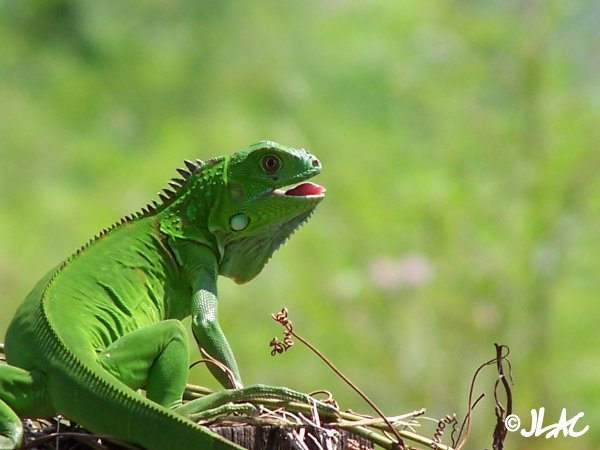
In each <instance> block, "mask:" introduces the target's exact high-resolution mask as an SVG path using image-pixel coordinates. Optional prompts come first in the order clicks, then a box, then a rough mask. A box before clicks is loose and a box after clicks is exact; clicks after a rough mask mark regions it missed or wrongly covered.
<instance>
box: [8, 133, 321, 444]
mask: <svg viewBox="0 0 600 450" xmlns="http://www.w3.org/2000/svg"><path fill="white" fill-rule="evenodd" d="M320 171H321V164H320V162H319V161H318V160H317V159H316V158H315V157H314V156H313V155H311V154H309V153H308V152H306V151H305V150H303V149H300V150H298V149H293V148H289V147H285V146H282V145H279V144H276V143H274V142H261V143H258V144H255V145H252V146H250V147H248V148H247V149H245V150H242V151H240V152H238V153H235V154H233V155H232V156H229V157H218V158H214V159H212V160H210V161H208V162H207V163H202V162H201V161H197V162H195V163H192V162H190V161H186V167H185V168H183V169H179V173H180V174H181V176H182V177H181V178H177V179H173V180H172V182H171V183H170V184H171V185H172V186H173V190H166V191H165V194H164V195H163V194H161V203H160V204H156V203H155V204H154V205H149V206H148V207H146V208H145V209H143V210H142V211H141V212H140V213H137V214H134V215H133V216H131V217H125V218H124V219H122V220H121V222H119V223H117V224H115V225H114V226H113V227H111V228H109V229H107V230H104V231H103V232H102V233H100V235H99V236H97V237H95V238H94V239H92V240H91V241H90V242H89V243H88V244H87V245H85V246H83V247H82V248H81V249H80V250H78V251H77V252H76V253H75V254H74V255H72V256H71V257H69V258H68V259H67V260H66V261H64V262H63V263H62V264H60V265H59V266H58V267H57V268H55V269H53V270H51V271H50V272H49V273H48V275H46V277H44V278H43V279H42V280H41V281H40V282H39V283H38V284H37V285H36V286H35V287H34V289H33V291H32V292H31V293H30V294H29V295H28V296H27V298H26V299H25V301H24V303H23V304H22V305H21V307H20V308H19V309H18V311H17V313H16V315H15V317H14V319H13V321H12V322H11V324H10V326H9V328H8V331H7V334H6V343H5V344H6V348H5V350H6V358H7V362H8V365H5V366H0V449H11V450H12V449H15V448H19V446H20V445H21V441H22V428H21V421H20V418H24V417H38V418H39V417H52V416H55V415H56V414H62V415H64V416H65V417H67V418H69V419H71V420H73V421H75V422H77V423H79V424H81V425H83V426H85V427H86V428H89V429H90V430H92V431H94V432H96V433H101V434H106V435H111V436H114V437H117V438H119V439H123V440H125V441H130V442H133V443H135V444H138V445H141V446H143V447H144V448H147V449H150V450H154V449H155V450H164V449H166V448H177V449H179V450H185V449H195V450H198V449H234V448H237V449H239V448H241V447H239V446H237V445H234V444H233V443H231V442H229V441H227V440H226V439H224V438H222V437H220V436H218V435H216V434H215V433H212V432H210V431H209V430H208V429H207V428H204V427H202V426H200V425H197V424H195V423H194V422H192V421H191V420H189V419H188V418H187V417H191V416H193V415H194V414H198V413H199V412H201V411H203V410H206V409H209V408H213V407H215V406H218V404H214V403H213V402H212V401H211V399H210V398H209V399H200V400H201V401H195V402H191V403H188V404H186V405H185V406H181V398H182V394H183V391H184V387H185V383H186V379H187V375H188V366H189V361H188V348H187V337H186V331H185V329H184V328H183V326H182V325H181V322H180V320H181V319H183V318H184V317H187V316H189V315H191V316H192V331H193V334H194V337H195V339H196V341H197V343H198V345H199V347H201V348H202V349H204V350H205V351H206V352H207V353H208V354H210V355H211V356H212V357H214V358H216V359H217V360H219V361H220V362H222V363H223V364H224V365H225V366H226V367H228V368H229V370H230V371H231V373H232V374H233V378H234V379H233V380H232V379H230V378H228V377H227V376H225V375H224V373H223V371H221V370H220V369H218V368H216V367H215V366H213V365H210V368H211V371H212V373H213V375H214V376H215V377H216V378H217V379H218V380H219V382H220V383H221V384H222V385H223V386H225V387H227V388H233V390H231V389H230V390H227V391H223V393H219V399H218V401H219V402H220V403H219V404H222V403H223V402H226V401H227V398H224V397H223V396H225V397H227V396H228V395H229V396H230V397H231V399H233V400H240V397H244V395H246V398H250V399H252V398H260V397H261V396H262V397H264V396H267V397H278V396H281V397H284V398H286V399H292V400H297V399H299V398H301V399H304V400H306V396H304V395H303V394H299V393H295V392H293V391H289V390H286V389H284V388H274V387H267V386H253V387H249V388H244V389H241V390H239V389H240V388H242V382H241V378H240V375H239V371H238V368H237V365H236V362H235V358H234V356H233V353H232V351H231V348H230V346H229V344H228V342H227V340H226V338H225V335H224V334H223V332H222V330H221V328H220V326H219V322H218V317H217V290H216V281H217V277H218V275H223V276H226V277H229V278H232V279H233V280H234V281H236V282H237V283H245V282H247V281H249V280H251V279H252V278H254V277H255V276H256V275H258V274H259V273H260V271H261V270H262V268H263V267H264V266H265V264H266V262H267V261H268V259H269V258H270V257H271V255H272V254H273V252H274V251H275V250H276V249H277V248H278V247H279V246H280V245H281V244H282V243H283V242H284V241H285V240H286V239H287V238H288V237H289V236H290V235H291V234H292V233H293V232H294V230H295V229H296V228H298V226H300V225H301V224H302V223H303V222H304V221H305V220H307V219H308V217H309V216H310V214H311V213H312V211H313V210H314V208H315V207H316V206H317V204H318V203H319V202H320V201H321V200H322V199H323V197H324V189H323V188H321V187H320V186H318V185H315V184H313V183H307V182H305V180H307V179H309V178H311V177H313V176H314V175H316V174H318V173H319V172H320ZM297 183H301V184H299V185H298V186H297V187H295V188H293V189H288V190H287V191H285V190H283V189H282V188H283V187H285V186H290V185H293V184H297ZM140 388H143V389H145V390H146V396H143V395H141V394H139V393H138V392H137V390H138V389H140ZM241 399H242V400H243V398H241ZM215 401H216V400H215Z"/></svg>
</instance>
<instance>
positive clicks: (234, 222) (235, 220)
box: [229, 213, 250, 231]
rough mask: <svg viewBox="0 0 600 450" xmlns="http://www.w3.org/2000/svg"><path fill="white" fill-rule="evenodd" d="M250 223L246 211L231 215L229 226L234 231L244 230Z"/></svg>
mask: <svg viewBox="0 0 600 450" xmlns="http://www.w3.org/2000/svg"><path fill="white" fill-rule="evenodd" d="M249 224H250V218H249V217H248V216H247V215H246V214H244V213H238V214H236V215H234V216H231V219H229V226H230V227H231V229H232V230H233V231H242V230H244V229H245V228H247V227H248V225H249Z"/></svg>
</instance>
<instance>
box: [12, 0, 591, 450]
mask: <svg viewBox="0 0 600 450" xmlns="http://www.w3.org/2000/svg"><path fill="white" fill-rule="evenodd" d="M599 15H600V8H599V7H598V5H597V4H596V3H595V2H591V1H572V2H561V1H545V2H542V1H539V0H538V1H528V2H519V1H504V2H499V1H492V0H489V1H482V2H464V1H449V0H445V1H444V0H440V1H437V2H416V1H409V2H395V1H392V0H388V1H380V2H347V1H341V0H337V1H328V2H317V1H310V0H309V1H305V2H292V1H289V0H286V1H279V2H232V1H219V2H217V1H205V2H193V1H190V0H177V1H174V2H169V3H166V2H162V1H159V0H151V1H147V2H144V3H138V2H133V1H131V0H126V1H121V2H93V1H90V0H84V1H80V2H74V1H70V0H54V1H49V2H43V1H39V0H38V1H34V0H27V1H21V2H10V1H7V2H1V3H0V167H1V168H2V169H1V170H2V172H1V173H2V177H1V178H0V192H2V195H1V196H0V297H1V298H2V303H1V306H0V307H1V309H0V334H3V332H4V330H5V329H6V326H7V325H8V322H9V320H10V317H11V316H12V313H13V312H14V310H15V308H16V306H17V305H18V303H19V302H20V301H21V299H22V298H23V297H24V296H25V295H26V293H27V292H28V290H29V289H30V288H31V287H32V286H33V284H34V283H35V282H36V281H37V280H38V279H39V278H40V277H41V276H42V275H43V274H44V273H45V271H47V270H48V269H49V268H51V267H52V266H53V265H54V264H56V263H57V262H58V261H60V260H61V259H63V258H64V257H65V256H67V255H68V254H69V253H70V252H72V251H73V250H74V249H75V248H76V247H77V246H79V245H80V244H81V243H83V242H84V241H86V240H87V239H88V238H89V237H90V236H91V235H93V234H95V233H96V232H97V231H99V229H101V228H102V227H104V226H107V225H109V224H111V223H112V222H114V221H115V220H116V219H117V218H118V217H120V216H122V215H124V214H126V213H129V212H131V211H133V210H137V209H138V208H139V207H140V206H142V205H144V204H146V203H147V202H148V201H149V200H151V199H153V198H155V197H154V196H153V193H154V192H156V191H157V190H158V189H159V188H161V187H163V186H164V185H165V184H166V181H167V180H168V179H169V178H170V177H171V176H173V175H174V174H175V171H174V169H175V168H176V167H178V166H180V165H181V161H182V160H183V159H184V158H208V157H211V156H215V155H218V154H224V153H229V152H232V151H234V150H237V149H239V148H241V147H244V146H246V145H247V144H250V143H252V142H255V141H257V140H260V139H264V138H269V139H273V140H276V141H280V142H282V143H286V144H288V145H296V146H305V147H307V148H308V149H310V150H311V151H313V152H314V153H316V154H317V155H318V156H319V157H320V159H321V160H322V162H323V165H324V168H325V169H324V173H323V174H322V175H321V176H320V177H319V179H318V180H317V181H318V182H319V183H322V184H324V185H325V186H326V187H327V188H328V198H327V199H326V201H325V202H324V203H323V204H322V205H321V206H320V207H319V210H318V212H317V214H316V215H315V216H314V218H313V219H312V220H311V222H310V223H309V224H308V225H307V226H306V227H305V228H303V229H302V230H300V231H299V232H298V233H297V234H296V235H295V236H294V238H293V239H292V240H291V241H290V242H289V244H288V245H287V246H286V247H285V248H284V249H282V250H281V251H280V252H279V253H278V254H277V255H276V257H275V258H274V259H273V261H272V262H271V263H270V265H269V266H268V267H267V268H266V269H265V271H264V273H263V274H262V275H261V276H260V277H259V278H258V279H257V280H255V281H253V282H252V283H250V284H249V285H247V286H242V287H238V286H234V285H233V284H232V283H230V282H228V281H227V280H224V281H223V282H222V283H221V285H220V288H221V297H222V306H221V315H222V321H223V324H224V327H225V329H226V332H227V334H228V335H229V336H230V339H231V341H232V344H233V346H234V349H235V351H236V354H237V357H238V359H239V363H240V366H241V370H242V374H243V376H244V378H245V382H246V383H253V382H265V383H276V384H286V385H290V386H293V387H295V388H298V389H301V390H307V391H309V390H314V389H317V388H330V389H331V390H333V391H334V393H335V395H336V397H338V398H339V399H340V401H341V402H342V404H343V405H347V406H350V407H352V408H354V409H357V410H365V409H366V407H365V406H363V405H362V404H361V403H360V402H359V401H358V400H357V399H356V398H355V397H354V396H353V395H352V394H351V393H350V392H348V390H347V389H346V388H345V387H344V386H343V385H342V384H341V383H340V382H339V381H337V380H335V379H334V378H333V376H332V375H331V374H330V373H329V372H328V370H327V369H326V368H325V367H324V366H323V365H322V364H321V363H320V362H319V361H317V360H315V359H314V358H313V357H312V356H310V355H309V354H308V352H306V351H305V350H303V349H301V348H294V349H293V350H292V351H291V352H288V353H286V354H285V355H283V356H279V357H278V358H277V359H271V357H270V356H269V349H268V347H267V343H268V341H269V340H270V338H271V337H273V336H274V335H276V334H279V333H280V330H279V329H278V327H277V326H276V325H275V324H271V322H270V319H269V314H270V313H271V312H275V311H278V310H279V309H280V308H281V307H282V306H288V307H289V308H290V310H291V314H292V320H293V321H294V324H295V326H296V328H297V329H298V331H299V332H300V333H301V334H303V335H305V336H306V337H308V338H309V339H311V340H312V342H313V343H314V344H316V345H317V346H318V347H319V348H320V349H321V350H322V351H323V352H324V353H325V354H326V355H328V356H330V357H331V359H333V360H334V361H335V362H336V363H337V364H338V365H339V367H340V368H342V369H343V370H344V371H345V372H346V373H347V374H348V375H349V376H350V377H351V378H352V379H353V380H354V381H356V382H357V384H359V385H360V386H362V387H363V388H364V390H365V391H366V392H368V393H369V394H370V395H371V396H372V398H373V399H374V400H375V401H376V402H377V403H378V404H380V405H381V406H382V407H383V409H384V410H385V411H386V412H389V413H399V412H403V411H408V410H412V409H415V408H419V407H422V406H425V407H427V408H428V411H429V414H430V415H431V416H434V417H438V416H442V415H444V414H446V413H448V412H452V411H456V412H458V413H463V412H464V409H465V405H466V394H467V389H468V385H469V382H470V378H471V375H472V373H473V372H474V370H475V369H476V367H477V365H478V364H479V363H480V362H482V361H484V360H487V359H489V358H490V357H491V356H493V345H492V344H493V343H494V342H501V343H505V344H507V345H509V346H510V347H511V349H512V355H511V359H512V362H513V371H514V375H515V379H516V382H517V383H516V385H515V386H514V389H515V391H514V393H515V408H516V412H517V413H519V414H520V415H521V416H522V418H524V419H525V418H528V417H529V410H530V409H531V408H538V407H540V406H544V407H546V411H547V414H546V417H547V418H548V421H549V422H548V423H550V422H551V421H553V420H554V421H555V420H557V419H558V416H559V413H560V409H561V408H562V407H566V408H567V409H568V412H569V415H570V416H571V415H575V414H576V413H577V412H579V411H583V412H585V417H584V419H583V420H582V421H581V422H582V424H583V425H585V424H589V425H590V431H589V432H588V433H587V434H586V435H585V436H584V437H582V438H579V439H577V440H573V439H568V438H559V439H555V440H546V439H543V438H538V439H529V440H527V439H524V438H522V437H520V436H518V435H516V434H515V435H512V436H509V437H508V439H509V441H508V442H509V443H510V445H511V448H528V449H532V448H545V449H546V448H563V447H564V446H565V445H567V446H569V447H573V448H581V449H592V448H597V447H598V445H599V444H600V429H598V427H597V426H596V424H598V423H600V407H598V405H599V404H600V387H599V386H600V385H599V384H598V379H600V361H599V359H598V351H597V347H598V342H600V330H599V327H598V326H597V323H598V319H599V318H600V306H598V305H599V303H598V299H597V295H598V294H597V293H598V292H599V291H600V282H599V281H598V280H599V277H598V273H600V248H599V242H600V226H599V225H600V221H599V219H600V214H599V211H600V183H599V178H598V172H599V170H600V152H599V145H598V144H599V141H598V133H597V130H596V128H597V126H598V123H599V120H600V107H599V105H600V103H599V102H598V92H599V91H598V69H599V67H598V57H597V55H598V52H599V50H600V49H599V44H598V42H599V40H598V32H597V31H596V25H597V23H598V21H597V19H598V17H599ZM193 377H194V381H195V382H198V383H201V384H208V385H211V383H212V381H211V380H210V378H209V377H208V376H207V375H206V373H205V372H204V371H203V370H202V369H194V374H193ZM492 382H493V379H492V377H491V376H488V378H487V379H485V381H482V383H481V385H480V386H479V387H480V388H481V389H484V388H485V389H488V388H490V387H491V385H492V384H491V383H492ZM487 392H488V394H490V393H491V391H490V390H489V389H488V390H487ZM571 413H572V414H571ZM492 419H493V403H492V402H491V400H490V399H488V400H486V401H484V402H483V403H482V404H481V405H480V406H479V409H478V414H477V415H476V421H475V424H474V430H473V436H472V441H471V445H470V446H469V448H483V447H484V446H488V447H489V446H490V445H491V442H490V441H491V438H490V435H491V431H492V428H491V427H492ZM525 420H527V419H525Z"/></svg>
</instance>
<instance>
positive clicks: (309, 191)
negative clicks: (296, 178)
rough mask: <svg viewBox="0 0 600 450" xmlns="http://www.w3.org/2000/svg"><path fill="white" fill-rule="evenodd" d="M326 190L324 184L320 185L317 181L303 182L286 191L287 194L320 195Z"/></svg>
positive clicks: (300, 195)
mask: <svg viewBox="0 0 600 450" xmlns="http://www.w3.org/2000/svg"><path fill="white" fill-rule="evenodd" d="M323 192H325V188H324V187H323V186H319V185H318V184H315V183H310V182H309V183H302V184H299V185H298V186H296V187H295V188H293V189H290V190H289V191H286V192H285V195H294V196H299V197H304V196H306V195H319V194H322V193H323Z"/></svg>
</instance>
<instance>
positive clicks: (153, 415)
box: [35, 302, 243, 450]
mask: <svg viewBox="0 0 600 450" xmlns="http://www.w3.org/2000/svg"><path fill="white" fill-rule="evenodd" d="M43 305H44V303H43V302H41V303H40V306H39V308H38V309H37V311H36V318H35V322H36V325H37V327H36V328H37V330H38V333H37V336H36V339H38V342H37V345H38V346H39V349H40V351H41V353H42V354H44V355H53V356H52V357H51V358H48V359H49V367H48V394H49V395H50V397H51V399H52V401H53V403H54V406H55V408H56V410H57V411H59V412H60V413H61V414H64V415H65V416H66V417H68V418H69V419H72V420H74V421H75V422H77V423H79V424H80V425H82V426H84V427H86V428H88V429H90V430H92V431H93V432H95V433H98V434H103V435H106V436H112V437H116V438H119V439H122V440H124V441H128V442H133V443H135V444H138V445H141V446H143V447H144V448H146V449H148V450H165V449H169V448H176V449H178V450H205V449H206V450H232V449H237V450H243V448H242V447H240V446H238V445H235V444H233V443H232V442H230V441H228V440H227V439H225V438H223V437H222V436H219V435H218V434H216V433H213V432H211V431H209V430H208V429H207V428H205V427H202V426H200V425H198V424H196V423H194V422H192V421H190V420H188V419H186V418H185V417H183V416H180V415H178V414H175V413H174V412H172V411H169V410H167V409H166V408H163V407H162V406H160V405H158V404H156V403H154V402H152V401H150V400H148V399H146V398H145V397H144V396H142V395H140V394H138V393H137V392H135V391H133V390H132V389H130V388H129V387H127V386H126V385H125V384H124V383H122V382H121V381H119V380H118V379H117V378H115V377H113V376H112V375H111V374H110V373H108V372H107V371H105V370H104V369H103V368H102V367H100V365H98V364H97V363H96V362H95V361H94V360H93V358H91V357H90V356H85V355H76V354H75V353H74V352H72V351H71V350H69V347H68V344H70V343H65V342H64V340H63V339H64V337H59V336H58V335H57V333H56V332H55V330H54V329H53V327H52V326H51V324H50V322H49V321H48V318H47V316H46V314H45V311H44V306H43ZM81 345H82V343H81V342H79V343H77V345H76V346H75V347H73V346H72V347H71V348H77V347H81Z"/></svg>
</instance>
